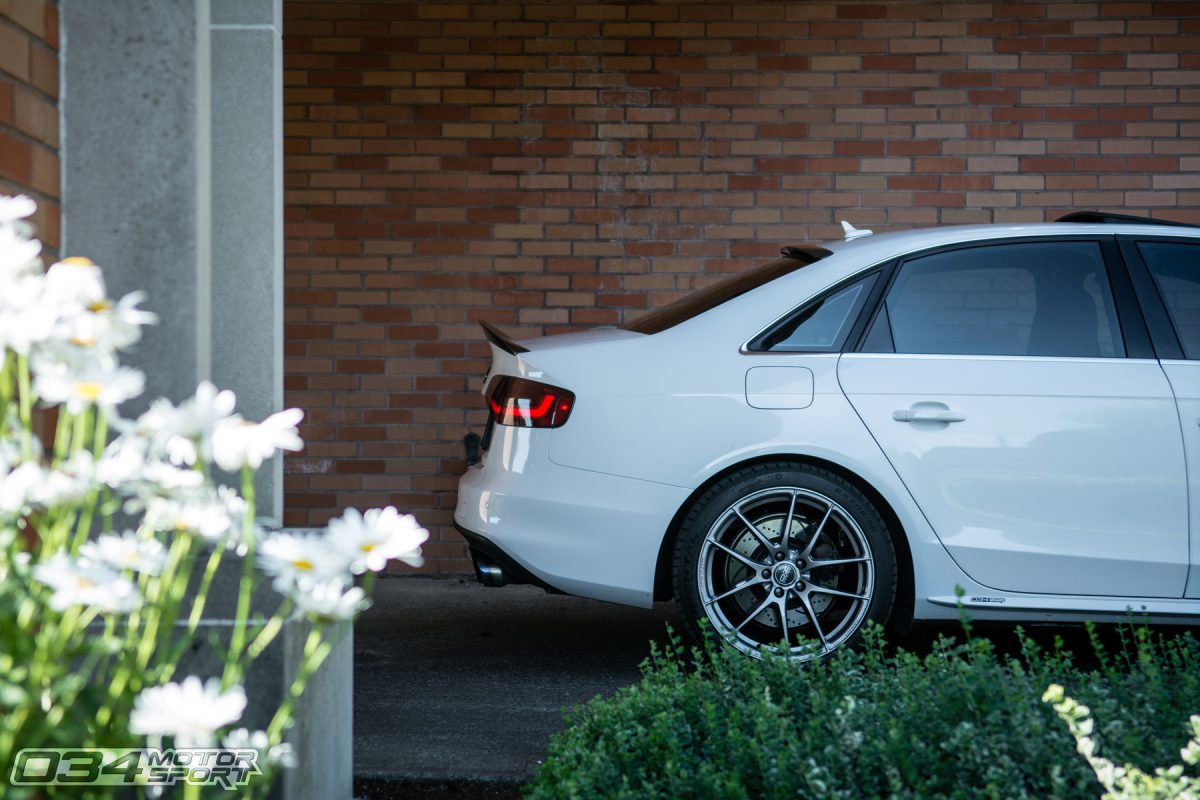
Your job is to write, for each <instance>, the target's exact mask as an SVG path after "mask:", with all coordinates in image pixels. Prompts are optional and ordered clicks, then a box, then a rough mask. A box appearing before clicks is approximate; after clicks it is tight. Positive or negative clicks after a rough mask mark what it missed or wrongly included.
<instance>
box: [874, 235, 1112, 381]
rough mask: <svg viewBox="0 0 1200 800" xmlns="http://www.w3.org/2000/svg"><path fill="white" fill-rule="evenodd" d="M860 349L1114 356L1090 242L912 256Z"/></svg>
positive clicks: (1098, 255) (1108, 309) (1098, 260)
mask: <svg viewBox="0 0 1200 800" xmlns="http://www.w3.org/2000/svg"><path fill="white" fill-rule="evenodd" d="M863 350H864V351H866V352H894V353H930V354H946V355H991V356H1061V357H1075V358H1121V357H1123V356H1124V355H1125V345H1124V342H1123V340H1122V338H1121V329H1120V325H1119V324H1118V322H1117V312H1116V307H1115V305H1114V302H1113V294H1112V288H1111V287H1110V285H1109V281H1108V273H1107V271H1106V269H1105V264H1104V257H1103V254H1102V252H1101V249H1100V245H1099V244H1098V243H1096V242H1087V241H1072V242H1027V243H1011V244H995V245H985V246H980V247H969V248H963V249H958V250H949V251H945V252H941V253H933V254H931V255H927V256H919V257H916V258H912V259H909V260H908V261H906V262H904V263H903V264H901V266H900V270H899V272H898V274H897V276H896V280H895V282H894V283H893V285H892V287H891V289H890V290H889V291H888V294H887V297H886V298H885V300H884V303H883V306H882V308H881V309H880V310H879V312H878V313H877V314H876V317H875V320H874V322H873V323H872V326H871V330H870V331H869V332H868V334H867V336H866V339H865V340H864V345H863Z"/></svg>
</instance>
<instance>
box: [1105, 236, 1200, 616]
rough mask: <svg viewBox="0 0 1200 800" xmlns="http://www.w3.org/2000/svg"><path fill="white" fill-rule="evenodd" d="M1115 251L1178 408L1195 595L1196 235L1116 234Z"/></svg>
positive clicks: (1198, 465)
mask: <svg viewBox="0 0 1200 800" xmlns="http://www.w3.org/2000/svg"><path fill="white" fill-rule="evenodd" d="M1121 252H1122V254H1123V255H1124V256H1125V262H1126V263H1127V264H1129V266H1130V270H1131V272H1132V276H1133V278H1134V283H1135V285H1136V286H1137V287H1138V294H1139V296H1140V298H1141V299H1142V304H1143V306H1144V307H1145V308H1146V317H1147V322H1148V323H1150V328H1151V330H1152V331H1153V332H1154V339H1155V345H1156V347H1157V348H1158V352H1159V356H1160V357H1161V359H1162V366H1163V370H1164V371H1165V372H1166V375H1167V379H1168V380H1169V381H1170V382H1171V388H1172V389H1173V390H1174V393H1175V401H1176V404H1177V405H1178V408H1179V421H1180V427H1181V428H1182V430H1183V443H1184V452H1185V453H1186V455H1187V462H1188V496H1189V498H1190V501H1191V509H1192V514H1191V517H1192V520H1191V525H1192V536H1191V557H1190V559H1189V561H1190V562H1191V569H1190V572H1189V574H1188V582H1187V589H1186V591H1185V593H1184V596H1185V597H1200V241H1197V240H1196V239H1190V240H1189V239H1186V238H1174V239H1168V238H1162V237H1142V238H1139V237H1128V238H1126V237H1122V241H1121ZM1147 278H1149V281H1147V280H1146V279H1147Z"/></svg>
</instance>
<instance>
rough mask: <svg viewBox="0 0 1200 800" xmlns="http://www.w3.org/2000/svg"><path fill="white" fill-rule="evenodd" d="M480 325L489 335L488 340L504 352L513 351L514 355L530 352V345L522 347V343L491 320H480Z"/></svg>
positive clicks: (485, 333) (486, 334)
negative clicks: (505, 333) (509, 335)
mask: <svg viewBox="0 0 1200 800" xmlns="http://www.w3.org/2000/svg"><path fill="white" fill-rule="evenodd" d="M479 327H481V328H483V335H484V336H486V337H487V340H488V341H489V342H491V343H492V344H494V345H496V347H499V348H500V349H501V350H503V351H504V352H506V353H511V354H512V355H514V356H515V355H518V354H520V353H528V352H529V348H528V347H522V346H521V345H519V344H517V343H516V342H514V341H513V340H512V339H510V338H509V337H507V336H505V335H504V333H503V332H502V331H501V330H500V329H499V328H497V327H496V326H495V325H493V324H491V323H490V322H485V321H484V320H479Z"/></svg>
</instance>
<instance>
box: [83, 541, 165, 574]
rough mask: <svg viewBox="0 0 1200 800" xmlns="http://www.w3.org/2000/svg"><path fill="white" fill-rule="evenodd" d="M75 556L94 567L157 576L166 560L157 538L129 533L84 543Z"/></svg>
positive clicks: (163, 549)
mask: <svg viewBox="0 0 1200 800" xmlns="http://www.w3.org/2000/svg"><path fill="white" fill-rule="evenodd" d="M79 554H80V555H81V556H82V557H84V558H86V559H88V560H89V561H92V562H95V563H97V564H106V565H108V566H110V567H112V568H114V569H118V570H126V569H129V570H133V571H134V572H142V573H145V574H146V575H158V574H159V573H161V572H162V569H163V565H164V564H166V561H167V552H166V548H164V547H163V546H162V542H160V541H158V540H157V539H143V538H141V537H139V536H138V535H137V534H136V533H134V532H133V531H125V532H124V533H122V534H120V535H119V536H114V535H113V534H102V535H101V536H99V537H98V538H97V539H96V540H95V541H89V542H84V543H83V545H82V546H81V547H80V548H79Z"/></svg>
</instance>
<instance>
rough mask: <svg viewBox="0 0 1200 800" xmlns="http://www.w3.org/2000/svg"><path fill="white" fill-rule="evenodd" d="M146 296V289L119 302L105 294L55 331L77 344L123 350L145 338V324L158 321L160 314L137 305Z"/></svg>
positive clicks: (128, 295) (109, 350) (133, 293)
mask: <svg viewBox="0 0 1200 800" xmlns="http://www.w3.org/2000/svg"><path fill="white" fill-rule="evenodd" d="M145 299H146V293H145V292H132V293H130V294H127V295H125V296H124V297H122V298H121V300H120V301H119V302H118V303H116V305H114V304H113V302H112V301H111V300H109V299H108V298H103V299H101V300H99V301H97V302H95V303H92V304H91V305H89V306H87V307H86V308H84V309H83V310H82V311H81V312H80V313H78V314H75V315H73V316H69V317H67V318H66V319H64V320H62V321H61V322H60V323H59V325H58V328H57V330H56V334H57V335H58V336H59V337H60V338H61V339H63V340H65V341H67V342H69V343H71V344H72V345H75V346H76V347H88V348H96V349H98V350H101V351H106V352H111V351H114V350H124V349H125V348H127V347H129V346H130V345H132V344H134V343H135V342H137V341H138V340H139V339H141V338H142V326H143V325H152V324H154V323H156V322H158V315H157V314H153V313H151V312H149V311H142V310H141V309H139V308H138V307H137V305H138V303H141V302H143V301H144V300H145Z"/></svg>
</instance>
